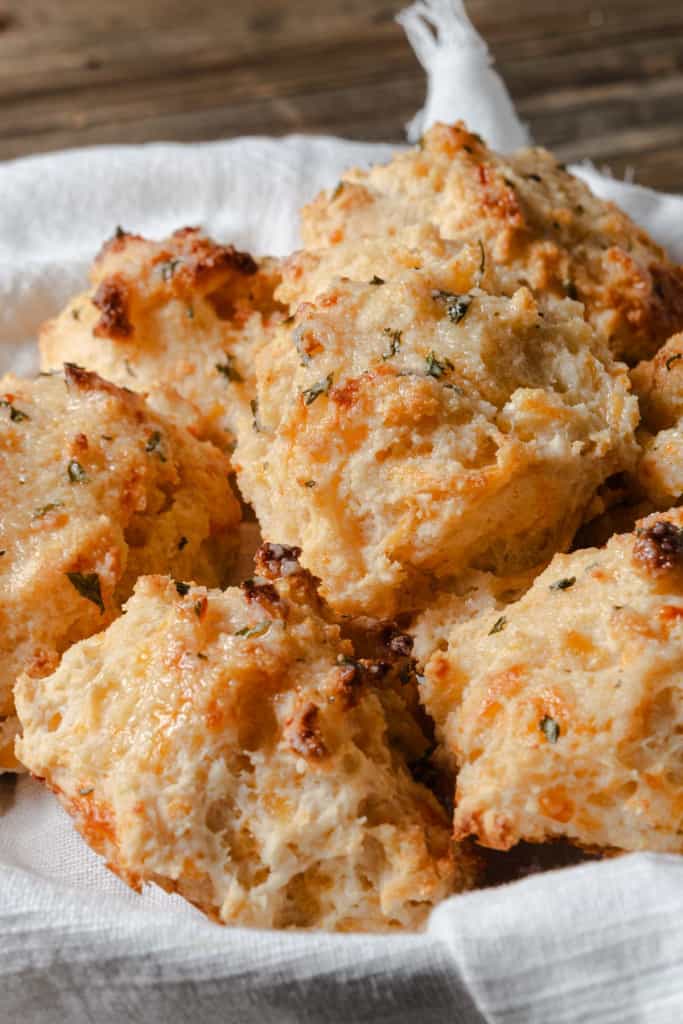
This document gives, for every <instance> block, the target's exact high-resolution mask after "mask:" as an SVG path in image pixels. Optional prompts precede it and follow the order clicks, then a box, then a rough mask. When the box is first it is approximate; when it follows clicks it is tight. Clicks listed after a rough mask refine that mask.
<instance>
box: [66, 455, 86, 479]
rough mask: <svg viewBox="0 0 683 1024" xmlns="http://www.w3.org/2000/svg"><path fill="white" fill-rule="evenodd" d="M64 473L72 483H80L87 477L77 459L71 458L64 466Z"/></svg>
mask: <svg viewBox="0 0 683 1024" xmlns="http://www.w3.org/2000/svg"><path fill="white" fill-rule="evenodd" d="M66 473H67V476H68V477H69V480H70V481H71V483H72V484H82V483H85V481H86V480H87V479H88V474H87V473H86V471H85V470H84V469H83V466H81V464H80V462H79V461H78V460H77V459H71V461H70V462H69V465H68V466H67V467H66Z"/></svg>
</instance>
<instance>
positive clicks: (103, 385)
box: [64, 363, 141, 406]
mask: <svg viewBox="0 0 683 1024" xmlns="http://www.w3.org/2000/svg"><path fill="white" fill-rule="evenodd" d="M64 380H65V381H66V385H67V387H69V388H71V387H74V388H78V390H79V391H102V392H104V393H105V394H108V395H115V396H116V398H120V399H122V400H123V401H126V402H130V403H132V404H134V405H136V406H137V405H140V404H141V402H140V399H139V398H138V397H137V396H136V395H135V394H134V393H133V392H132V391H129V390H128V388H119V387H117V386H116V384H112V383H111V381H108V380H105V379H104V377H100V375H99V373H95V371H94V370H86V369H84V367H82V366H78V364H77V363H64Z"/></svg>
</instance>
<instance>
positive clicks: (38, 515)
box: [31, 501, 64, 519]
mask: <svg viewBox="0 0 683 1024" xmlns="http://www.w3.org/2000/svg"><path fill="white" fill-rule="evenodd" d="M63 506H64V502H63V501H48V503H47V505H41V506H40V508H37V509H36V510H35V512H34V513H33V515H32V517H31V518H32V519H42V518H43V516H46V515H47V514H48V512H53V511H54V510H55V509H56V508H63Z"/></svg>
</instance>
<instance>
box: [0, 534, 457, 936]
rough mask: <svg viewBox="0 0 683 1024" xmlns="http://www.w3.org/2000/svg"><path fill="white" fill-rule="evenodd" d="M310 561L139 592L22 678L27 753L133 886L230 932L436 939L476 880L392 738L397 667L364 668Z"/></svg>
mask: <svg viewBox="0 0 683 1024" xmlns="http://www.w3.org/2000/svg"><path fill="white" fill-rule="evenodd" d="M296 555H297V552H296V551H292V550H291V549H288V548H286V547H284V546H282V545H274V544H269V545H264V547H263V548H262V549H261V551H260V554H259V558H258V565H257V572H258V575H257V576H256V577H254V578H252V579H250V580H248V581H247V582H246V583H245V584H243V586H242V587H241V588H240V589H238V588H231V589H228V590H226V591H223V592H221V591H217V590H207V589H205V588H203V587H199V586H191V587H184V586H182V585H181V586H179V585H178V584H177V583H175V582H174V581H173V580H170V579H168V578H162V577H158V576H154V577H148V578H144V579H142V580H140V581H138V584H137V587H136V590H135V593H134V595H133V597H132V598H131V599H130V601H129V602H128V605H127V608H126V614H125V616H124V617H122V618H120V619H118V620H117V621H116V622H114V623H113V625H111V626H110V627H109V628H108V629H107V630H106V632H104V633H100V634H98V635H97V636H95V637H92V638H90V639H89V640H86V641H84V642H83V643H81V644H77V645H76V646H75V647H73V648H71V650H70V651H69V652H68V653H67V654H66V655H65V656H64V658H63V660H62V663H61V666H60V667H59V669H58V670H57V671H56V672H55V673H54V675H52V676H51V677H50V678H48V679H44V680H40V681H35V680H33V679H31V678H30V677H28V676H24V677H23V678H22V679H21V681H20V683H19V684H18V686H17V706H18V709H19V714H20V717H21V721H22V726H23V738H22V739H21V740H20V742H19V753H20V756H21V757H22V758H23V759H24V760H25V761H26V763H27V764H28V765H29V766H30V768H31V770H32V772H33V773H34V774H36V775H38V776H41V777H44V778H45V779H46V781H47V783H48V785H49V786H50V787H51V788H52V789H53V790H54V791H55V792H56V793H57V795H58V796H59V799H60V800H61V802H62V803H63V805H64V806H65V807H66V809H67V810H68V811H69V813H70V814H71V815H72V816H73V817H74V820H75V823H76V825H77V827H78V828H79V830H80V831H81V833H82V834H83V836H84V837H85V838H86V840H87V841H88V842H89V843H90V844H91V845H92V846H93V848H94V849H95V850H97V851H98V852H99V853H101V854H103V855H104V856H105V857H106V859H107V861H108V863H109V866H110V867H111V868H112V869H113V870H114V871H116V872H117V873H118V874H119V875H120V876H121V877H122V878H124V879H125V880H126V881H127V882H128V883H130V884H131V885H132V886H134V887H139V886H140V885H141V884H142V883H143V882H148V881H154V882H156V883H158V884H159V885H161V886H163V887H164V888H166V889H168V890H169V891H178V892H180V893H181V894H182V895H183V896H185V897H186V898H187V899H189V900H191V901H192V902H193V903H195V904H196V905H197V906H198V907H200V908H201V909H202V910H204V911H205V912H206V913H207V914H209V915H210V916H211V917H213V918H215V919H216V920H218V921H220V922H224V923H234V924H242V925H249V926H258V927H278V928H297V927H300V928H314V927H315V928H326V929H336V930H340V931H351V930H361V931H376V930H379V931H382V930H392V929H396V928H413V929H414V928H419V927H421V926H422V925H423V924H424V921H425V918H426V916H427V914H428V912H429V910H430V909H431V907H432V906H433V904H434V903H436V902H437V901H438V900H440V899H442V898H444V897H445V896H447V895H449V894H450V893H451V892H453V891H457V890H458V889H461V888H463V887H464V886H466V885H467V884H469V883H470V882H471V880H472V865H471V863H470V861H469V860H468V859H467V858H466V857H465V855H464V854H460V853H459V852H458V851H457V849H456V850H455V852H454V849H453V845H452V842H451V837H450V823H449V821H448V818H447V816H446V815H445V813H444V812H443V810H442V809H441V806H440V805H439V804H438V802H437V801H436V799H435V798H434V797H433V795H432V794H431V793H430V792H429V790H427V789H426V788H425V787H424V786H422V785H420V784H418V783H417V782H415V781H414V780H413V779H412V777H411V775H410V773H409V771H408V769H407V766H406V762H405V760H404V759H403V757H402V755H401V754H400V753H399V751H398V748H397V747H396V746H395V745H394V744H393V743H392V742H391V740H390V738H389V730H388V724H387V716H386V714H385V711H384V700H385V695H383V693H382V690H383V689H384V688H385V685H387V686H388V687H389V689H391V688H392V686H393V684H392V683H388V684H385V673H387V674H388V675H390V674H391V671H390V667H389V666H387V665H383V663H382V662H372V661H368V660H365V659H357V658H356V657H354V654H353V649H352V647H351V644H350V642H349V641H346V640H343V639H342V638H341V635H340V632H339V628H338V626H337V625H336V624H335V623H334V621H333V620H332V618H331V616H330V614H329V612H328V610H327V609H326V608H325V606H324V605H323V604H322V603H321V602H320V600H319V598H318V596H317V592H316V588H315V583H314V581H313V580H312V578H311V577H310V576H309V574H308V573H306V572H303V571H302V570H300V568H299V566H298V563H297V561H296ZM393 713H394V714H395V715H398V714H399V713H400V712H399V710H398V706H397V705H396V704H394V710H393ZM402 713H403V715H404V717H406V716H409V711H408V710H407V709H404V710H403V712H402ZM410 728H414V725H412V726H411V727H410Z"/></svg>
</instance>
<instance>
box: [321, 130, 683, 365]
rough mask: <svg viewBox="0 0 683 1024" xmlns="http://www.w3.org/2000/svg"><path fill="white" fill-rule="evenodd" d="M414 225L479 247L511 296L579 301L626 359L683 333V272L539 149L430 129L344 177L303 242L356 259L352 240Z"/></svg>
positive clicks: (390, 236)
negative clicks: (520, 291)
mask: <svg viewBox="0 0 683 1024" xmlns="http://www.w3.org/2000/svg"><path fill="white" fill-rule="evenodd" d="M416 225H432V226H433V227H435V228H436V229H437V230H438V232H439V234H440V235H441V236H442V237H443V238H444V239H448V240H451V241H458V242H460V243H464V242H473V241H477V240H478V241H481V242H482V244H483V245H484V246H485V247H486V249H487V252H488V253H489V254H490V258H491V260H492V261H493V262H494V263H495V264H496V266H497V268H498V271H499V273H500V275H501V279H502V280H503V283H504V287H505V291H506V292H507V293H508V294H510V295H512V294H513V293H514V292H515V291H516V289H517V288H519V287H520V285H526V286H528V287H530V288H531V289H532V291H534V293H535V294H539V295H544V296H546V297H550V296H554V297H555V298H563V297H569V298H572V299H578V300H579V301H580V302H582V303H583V304H584V306H585V312H586V316H587V318H588V320H589V321H590V323H591V324H593V326H594V327H595V328H596V329H597V330H599V331H600V333H601V334H602V335H603V337H604V338H606V339H607V340H608V342H609V344H610V347H611V349H612V351H613V352H614V353H615V355H617V356H618V357H620V358H623V359H626V360H628V361H629V362H635V361H637V360H638V359H643V358H648V357H649V356H651V355H652V354H653V353H654V352H655V350H656V349H657V347H658V345H660V344H661V343H662V342H663V341H664V340H665V339H666V338H667V337H669V335H671V334H673V333H674V331H676V330H680V329H681V328H683V268H681V267H678V266H675V265H673V264H672V263H671V262H670V260H668V258H667V257H666V254H665V253H664V251H663V249H661V248H660V247H659V246H658V245H656V243H655V242H654V241H653V240H652V239H651V238H650V237H649V235H648V234H647V233H646V232H645V231H643V230H642V229H641V228H639V227H638V226H637V225H636V224H634V222H633V221H632V220H631V219H630V218H629V217H627V216H626V214H624V213H623V212H622V211H621V210H619V209H618V208H617V207H616V206H615V205H614V204H612V203H609V202H605V201H604V200H602V199H599V198H597V197H596V196H595V195H594V194H593V193H592V192H591V190H590V189H589V188H588V187H587V186H586V185H585V184H584V183H583V182H582V181H580V180H579V179H578V178H576V177H574V176H573V175H572V174H570V173H569V172H567V171H566V170H565V169H564V168H563V167H562V166H561V165H560V164H558V163H557V161H556V160H555V158H554V157H553V156H552V155H551V154H550V153H548V152H547V151H545V150H543V149H527V150H521V151H519V152H517V153H514V154H512V155H511V156H508V157H501V156H499V155H498V154H496V153H494V152H492V151H491V150H489V149H488V148H487V147H486V146H485V145H484V143H483V142H482V140H481V139H480V138H479V137H478V136H477V135H475V134H473V133H471V132H468V131H467V129H466V128H465V126H464V125H463V124H462V123H458V124H455V125H445V124H436V125H434V126H433V127H432V128H430V129H429V131H428V132H426V134H425V135H424V137H423V139H422V141H421V144H420V146H419V147H418V148H415V149H411V150H409V151H407V152H404V153H400V154H398V155H397V156H396V157H395V158H394V159H393V160H392V161H391V162H390V163H388V164H386V165H380V166H375V167H373V168H371V169H370V170H369V171H360V170H352V171H349V172H347V173H346V174H344V176H343V177H342V180H341V181H340V182H339V184H338V185H337V187H336V188H335V189H333V190H331V191H329V192H324V193H322V194H321V195H320V196H318V198H317V199H316V200H315V201H314V202H312V203H311V204H310V205H309V206H308V207H306V208H305V209H304V212H303V224H302V234H303V238H304V244H305V246H306V248H307V249H329V250H333V249H335V248H340V250H341V252H342V253H344V252H345V253H346V254H347V256H349V257H352V256H353V253H354V250H355V248H356V246H357V245H358V242H359V240H361V239H364V238H368V237H376V238H380V237H381V238H385V239H386V240H387V241H391V240H400V239H401V237H402V235H403V233H404V232H406V231H408V232H410V231H414V230H415V227H416ZM332 260H333V261H335V258H334V257H332ZM335 262H336V263H337V265H338V264H339V263H340V262H341V261H340V259H339V257H337V258H336V261H335ZM337 272H338V273H342V274H343V273H344V271H343V270H338V271H337ZM378 273H379V271H378ZM309 297H313V296H309Z"/></svg>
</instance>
